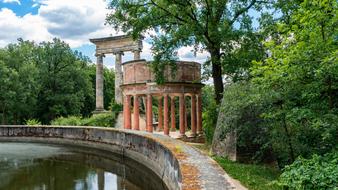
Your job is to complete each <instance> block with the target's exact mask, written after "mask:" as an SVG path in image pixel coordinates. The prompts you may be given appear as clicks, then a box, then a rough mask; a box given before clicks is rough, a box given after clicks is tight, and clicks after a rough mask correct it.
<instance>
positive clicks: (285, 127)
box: [252, 0, 338, 165]
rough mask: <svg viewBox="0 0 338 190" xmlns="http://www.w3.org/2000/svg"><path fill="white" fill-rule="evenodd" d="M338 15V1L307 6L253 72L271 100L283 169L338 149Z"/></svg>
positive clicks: (280, 28)
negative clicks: (303, 157)
mask: <svg viewBox="0 0 338 190" xmlns="http://www.w3.org/2000/svg"><path fill="white" fill-rule="evenodd" d="M337 13H338V3H337V1H336V0H320V1H304V2H302V3H301V4H300V5H299V7H298V8H297V10H294V11H293V12H292V15H290V17H289V19H288V20H287V23H286V22H285V21H281V22H279V23H278V24H277V32H278V33H279V35H278V36H277V37H276V38H275V39H272V40H270V41H268V42H267V43H266V46H267V49H268V50H269V52H270V53H271V56H270V57H269V58H267V59H265V60H264V61H262V62H257V63H256V64H255V66H254V67H253V69H252V75H253V80H252V81H253V83H254V84H255V85H256V86H257V87H258V88H259V89H260V91H261V92H262V93H263V92H264V93H266V98H267V99H270V101H271V105H270V106H268V107H266V110H265V111H264V112H265V113H264V114H263V115H262V116H263V117H264V118H265V119H266V120H267V121H269V122H268V123H270V127H271V133H270V134H271V136H272V138H273V147H274V150H275V151H276V152H278V153H279V154H278V156H279V157H280V159H281V161H282V160H283V162H284V163H282V165H284V164H287V163H292V162H293V161H294V160H295V158H296V157H297V156H298V155H303V156H305V157H308V156H310V155H312V154H313V153H318V154H323V153H326V152H328V151H330V150H332V149H333V148H334V147H335V146H336V145H337V139H338V136H337V134H338V125H337V122H338V117H337V114H338V112H337V111H338V109H337V108H338V99H337V97H338V96H337V95H338V86H337V84H338V51H337V50H338V38H337V36H338V27H337V25H338V17H337ZM285 150H288V151H287V152H285Z"/></svg>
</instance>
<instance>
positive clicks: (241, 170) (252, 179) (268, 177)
mask: <svg viewBox="0 0 338 190" xmlns="http://www.w3.org/2000/svg"><path fill="white" fill-rule="evenodd" d="M214 159H215V160H216V161H217V162H218V164H219V165H221V166H222V168H223V169H224V170H225V171H226V172H227V173H228V174H229V175H230V176H231V177H233V178H235V179H237V180H239V181H240V182H241V183H242V184H243V185H244V186H245V187H247V188H248V189H250V190H266V189H270V190H278V189H282V188H280V187H279V186H278V185H276V184H275V183H274V181H275V180H277V179H278V176H279V174H280V172H279V170H277V169H275V168H272V167H269V166H262V165H251V164H241V163H237V162H233V161H230V160H228V159H226V158H222V157H214Z"/></svg>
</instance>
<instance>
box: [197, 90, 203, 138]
mask: <svg viewBox="0 0 338 190" xmlns="http://www.w3.org/2000/svg"><path fill="white" fill-rule="evenodd" d="M202 133H203V131H202V96H201V94H198V95H197V134H202Z"/></svg>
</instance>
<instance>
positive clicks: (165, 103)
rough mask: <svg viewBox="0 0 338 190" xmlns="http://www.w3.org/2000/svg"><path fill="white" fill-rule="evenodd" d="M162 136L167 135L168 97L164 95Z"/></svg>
mask: <svg viewBox="0 0 338 190" xmlns="http://www.w3.org/2000/svg"><path fill="white" fill-rule="evenodd" d="M163 101H164V105H163V106H164V117H163V119H164V134H165V135H169V109H168V95H167V94H166V95H164V100H163Z"/></svg>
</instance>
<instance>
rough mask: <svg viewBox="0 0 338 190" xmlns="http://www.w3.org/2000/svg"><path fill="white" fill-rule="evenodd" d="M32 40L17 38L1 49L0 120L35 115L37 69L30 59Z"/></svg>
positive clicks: (12, 120) (8, 120)
mask: <svg viewBox="0 0 338 190" xmlns="http://www.w3.org/2000/svg"><path fill="white" fill-rule="evenodd" d="M33 51H34V44H33V43H31V42H28V41H23V40H21V39H19V43H18V44H11V45H9V46H7V47H6V48H5V49H2V50H0V92H1V93H0V94H1V95H0V104H1V106H0V107H1V109H2V110H0V112H1V113H2V123H3V124H6V123H10V124H19V123H22V122H23V121H24V120H26V119H29V118H31V117H33V116H34V112H35V107H36V103H37V101H36V97H37V90H38V89H39V84H38V83H37V77H38V69H37V67H36V66H35V64H34V62H33V55H32V52H33Z"/></svg>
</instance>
